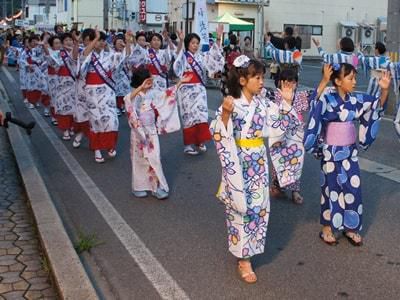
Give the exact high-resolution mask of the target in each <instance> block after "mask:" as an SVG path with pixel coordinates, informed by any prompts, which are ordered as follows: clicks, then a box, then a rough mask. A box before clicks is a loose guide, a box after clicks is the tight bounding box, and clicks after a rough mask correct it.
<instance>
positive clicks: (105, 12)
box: [103, 0, 109, 29]
mask: <svg viewBox="0 0 400 300" xmlns="http://www.w3.org/2000/svg"><path fill="white" fill-rule="evenodd" d="M108 1H109V0H103V17H104V21H103V29H106V28H108V10H109V5H108Z"/></svg>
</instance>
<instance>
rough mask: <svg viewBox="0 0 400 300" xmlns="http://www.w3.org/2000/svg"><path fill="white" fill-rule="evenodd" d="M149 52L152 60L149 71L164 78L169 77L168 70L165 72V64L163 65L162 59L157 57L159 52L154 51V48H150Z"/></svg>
mask: <svg viewBox="0 0 400 300" xmlns="http://www.w3.org/2000/svg"><path fill="white" fill-rule="evenodd" d="M148 52H149V58H150V61H151V65H149V66H148V67H149V71H150V73H151V74H152V75H160V76H161V77H162V78H165V79H167V77H168V76H167V72H165V71H164V70H163V69H165V67H164V68H163V66H162V65H161V62H160V60H159V59H158V57H157V53H156V52H155V51H154V49H153V48H150V49H149V50H148Z"/></svg>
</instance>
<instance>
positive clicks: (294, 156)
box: [265, 89, 311, 192]
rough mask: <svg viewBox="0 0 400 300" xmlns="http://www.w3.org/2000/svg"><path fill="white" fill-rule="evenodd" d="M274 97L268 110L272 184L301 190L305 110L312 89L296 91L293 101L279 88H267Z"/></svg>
mask: <svg viewBox="0 0 400 300" xmlns="http://www.w3.org/2000/svg"><path fill="white" fill-rule="evenodd" d="M265 92H266V96H267V97H268V98H269V99H270V100H271V102H270V103H269V109H268V124H269V139H268V141H269V152H270V155H271V162H272V184H275V185H276V186H278V187H282V188H286V189H288V190H291V191H296V192H299V191H300V177H301V174H302V170H303V164H304V147H303V139H304V120H303V113H304V112H306V111H308V109H309V97H310V94H311V92H310V91H295V93H294V97H293V102H292V104H289V103H287V102H286V101H285V100H283V98H282V96H281V94H280V93H279V92H278V91H273V90H272V89H267V90H265Z"/></svg>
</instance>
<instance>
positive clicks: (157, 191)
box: [124, 66, 187, 200]
mask: <svg viewBox="0 0 400 300" xmlns="http://www.w3.org/2000/svg"><path fill="white" fill-rule="evenodd" d="M186 80H187V78H183V79H182V81H181V82H184V81H186ZM181 82H180V83H178V85H176V86H172V87H170V88H168V89H167V90H165V91H163V92H160V91H159V90H158V89H157V88H155V87H154V79H153V77H152V75H151V73H150V71H149V70H148V69H146V68H145V67H144V66H142V67H140V68H139V69H137V70H136V71H135V72H134V73H133V76H132V83H131V85H132V87H133V88H134V90H133V91H132V92H131V93H129V94H128V95H126V97H125V98H124V101H125V106H126V108H127V112H128V121H129V126H130V127H131V161H132V193H133V195H134V196H135V197H138V198H142V197H146V196H147V192H148V191H150V192H151V193H152V195H153V196H154V197H156V198H157V199H159V200H161V199H166V198H167V197H168V192H169V187H168V184H167V180H166V179H165V176H164V172H163V170H162V165H161V157H160V142H159V139H158V135H159V134H165V133H170V132H174V131H178V130H179V129H180V121H179V114H178V107H177V104H176V101H175V92H176V89H177V88H178V87H179V85H180V84H181Z"/></svg>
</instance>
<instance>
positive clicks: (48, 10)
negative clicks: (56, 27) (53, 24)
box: [45, 0, 50, 24]
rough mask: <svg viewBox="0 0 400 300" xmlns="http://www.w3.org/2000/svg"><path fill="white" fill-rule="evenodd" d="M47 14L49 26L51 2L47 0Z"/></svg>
mask: <svg viewBox="0 0 400 300" xmlns="http://www.w3.org/2000/svg"><path fill="white" fill-rule="evenodd" d="M45 13H46V19H47V24H49V21H50V20H49V15H50V2H49V0H46V8H45Z"/></svg>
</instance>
